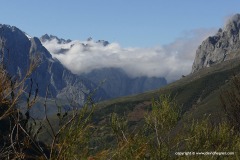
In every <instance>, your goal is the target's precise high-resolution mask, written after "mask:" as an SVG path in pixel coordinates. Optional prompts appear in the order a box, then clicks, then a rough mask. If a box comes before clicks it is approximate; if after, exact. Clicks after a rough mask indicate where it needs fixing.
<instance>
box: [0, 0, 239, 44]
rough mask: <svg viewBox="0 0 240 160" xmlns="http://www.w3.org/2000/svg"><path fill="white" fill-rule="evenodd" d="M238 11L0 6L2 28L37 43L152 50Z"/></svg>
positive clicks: (121, 1)
mask: <svg viewBox="0 0 240 160" xmlns="http://www.w3.org/2000/svg"><path fill="white" fill-rule="evenodd" d="M239 6H240V1H237V0H218V1H215V0H210V1H209V0H183V1H178V0H68V1H63V0H41V1H33V0H21V1H20V0H1V6H0V23H4V24H10V25H14V26H17V27H18V28H20V29H22V30H24V31H25V32H27V33H28V34H30V35H31V36H37V37H39V36H41V35H43V34H45V33H48V34H53V35H57V36H59V37H61V38H65V39H68V38H69V39H80V40H85V39H86V38H88V37H93V38H94V39H95V40H98V39H104V40H108V41H110V42H118V43H119V44H121V45H122V46H124V47H151V46H157V45H165V44H169V43H171V42H173V41H174V40H176V39H177V38H179V37H181V36H183V34H184V33H185V32H188V31H191V30H196V29H205V28H206V29H208V28H219V27H222V26H223V24H224V21H225V19H226V17H228V16H230V15H232V14H234V13H239V12H240V7H239Z"/></svg>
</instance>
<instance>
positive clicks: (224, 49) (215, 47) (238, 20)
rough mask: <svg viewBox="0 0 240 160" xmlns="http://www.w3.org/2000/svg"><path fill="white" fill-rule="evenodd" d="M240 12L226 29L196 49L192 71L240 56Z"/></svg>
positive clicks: (229, 21)
mask: <svg viewBox="0 0 240 160" xmlns="http://www.w3.org/2000/svg"><path fill="white" fill-rule="evenodd" d="M239 31H240V14H236V15H234V16H233V17H231V18H230V19H229V20H228V22H227V24H226V26H225V27H224V29H221V28H220V29H219V30H218V32H217V33H216V34H215V35H214V36H210V37H208V38H207V39H206V40H204V41H203V42H202V44H201V45H200V46H199V47H198V49H197V51H196V56H195V60H194V63H193V66H192V72H196V71H198V70H200V69H202V68H204V67H210V66H211V65H213V64H216V63H221V62H223V61H226V60H230V59H233V58H236V57H239V56H240V34H239Z"/></svg>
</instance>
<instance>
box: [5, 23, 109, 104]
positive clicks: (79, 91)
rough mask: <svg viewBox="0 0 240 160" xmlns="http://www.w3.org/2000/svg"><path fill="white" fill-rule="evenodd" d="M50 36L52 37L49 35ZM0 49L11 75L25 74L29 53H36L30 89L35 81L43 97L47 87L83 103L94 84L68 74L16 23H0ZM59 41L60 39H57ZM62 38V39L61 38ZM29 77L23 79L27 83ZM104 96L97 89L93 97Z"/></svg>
mask: <svg viewBox="0 0 240 160" xmlns="http://www.w3.org/2000/svg"><path fill="white" fill-rule="evenodd" d="M52 38H53V37H52ZM0 41H1V43H0V49H1V50H2V49H3V50H4V54H1V55H0V57H3V56H4V58H3V59H4V62H3V63H4V65H5V67H6V70H7V71H8V73H9V74H10V75H11V76H14V77H16V78H21V75H22V76H24V75H25V74H26V71H27V69H28V68H29V64H30V62H31V59H32V57H34V56H35V55H37V56H39V57H40V59H41V63H40V65H39V66H38V68H37V69H36V70H35V71H34V73H33V74H32V75H31V77H30V78H31V79H32V80H33V82H34V84H33V89H35V88H36V87H37V85H38V89H39V96H41V97H45V95H46V90H47V87H49V93H48V95H49V97H53V98H56V97H57V98H61V99H67V98H69V99H71V98H73V99H74V100H75V102H77V103H79V104H83V103H84V102H85V100H86V98H87V96H88V94H90V92H92V91H94V90H95V89H96V88H97V86H96V85H95V84H94V83H93V82H91V81H90V80H88V79H86V78H85V77H82V76H78V75H75V74H72V73H71V72H70V71H69V70H67V69H66V68H65V67H63V65H62V64H61V63H60V62H59V61H58V60H56V59H53V58H52V56H51V54H50V53H49V52H48V50H47V49H46V48H44V47H43V46H42V44H41V42H40V40H39V39H38V38H36V37H33V38H30V37H27V36H26V34H25V33H24V32H22V31H21V30H19V29H18V28H17V27H12V26H8V25H0ZM61 41H62V40H61ZM62 42H63V41H62ZM30 78H29V81H27V83H28V84H29V83H30ZM106 98H107V96H106V94H105V92H104V91H103V90H102V89H99V90H98V91H97V92H96V94H95V95H94V97H93V99H95V100H99V99H106Z"/></svg>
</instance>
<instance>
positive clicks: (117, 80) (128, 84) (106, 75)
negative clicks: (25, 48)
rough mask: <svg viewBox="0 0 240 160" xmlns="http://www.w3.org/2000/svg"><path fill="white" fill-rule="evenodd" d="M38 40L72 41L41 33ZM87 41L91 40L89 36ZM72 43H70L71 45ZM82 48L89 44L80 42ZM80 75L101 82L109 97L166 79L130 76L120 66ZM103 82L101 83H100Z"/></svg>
mask: <svg viewBox="0 0 240 160" xmlns="http://www.w3.org/2000/svg"><path fill="white" fill-rule="evenodd" d="M40 40H41V41H42V42H43V43H45V42H46V41H52V40H55V41H57V42H58V43H59V44H62V43H64V44H67V43H70V42H72V41H71V40H64V39H62V38H58V37H57V36H52V35H47V34H45V35H43V36H42V37H41V38H40ZM87 41H93V39H92V38H91V37H90V38H88V39H87ZM95 43H99V44H101V45H102V46H104V47H105V46H107V45H109V44H110V43H109V42H108V41H105V40H98V41H96V42H95ZM73 45H74V43H73V44H71V47H72V46H73ZM82 46H83V48H84V49H83V50H85V51H86V50H88V49H89V44H88V43H86V44H82ZM67 51H68V49H66V48H61V49H59V50H58V51H57V52H56V53H54V54H65V53H66V52H67ZM80 76H83V77H85V78H86V79H89V80H90V81H92V82H94V83H95V84H101V85H100V86H101V88H103V90H104V91H105V92H106V93H107V95H108V96H109V97H111V98H115V97H120V96H126V95H132V94H137V93H142V92H145V91H149V90H153V89H158V88H160V87H162V86H164V85H166V84H167V81H166V79H165V78H164V77H146V76H140V77H134V78H132V77H130V76H129V75H128V74H126V72H125V71H124V70H122V69H121V68H112V67H110V68H100V69H94V70H92V71H91V72H89V73H83V74H81V75H80ZM102 82H103V83H102Z"/></svg>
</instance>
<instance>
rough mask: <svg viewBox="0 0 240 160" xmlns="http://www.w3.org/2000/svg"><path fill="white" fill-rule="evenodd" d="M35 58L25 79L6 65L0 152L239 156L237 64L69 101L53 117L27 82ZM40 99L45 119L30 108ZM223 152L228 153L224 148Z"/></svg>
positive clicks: (0, 71) (0, 93) (19, 155)
mask: <svg viewBox="0 0 240 160" xmlns="http://www.w3.org/2000/svg"><path fill="white" fill-rule="evenodd" d="M37 64H38V59H36V60H33V62H32V63H31V64H30V67H29V68H30V69H29V71H28V72H27V74H26V75H25V77H23V78H22V79H19V80H18V79H17V80H16V79H14V78H12V77H11V76H9V75H8V74H7V72H6V71H5V69H4V67H3V66H1V67H0V158H1V159H54V160H55V159H59V160H60V159H116V160H118V159H146V160H155V159H238V157H239V156H240V132H239V126H240V119H239V117H240V109H239V108H240V102H239V99H240V92H239V91H240V85H239V84H240V78H239V76H237V75H238V74H239V73H240V66H239V65H238V64H236V65H232V64H231V67H230V66H229V63H226V64H223V65H225V67H223V68H224V69H223V68H222V66H215V69H214V67H213V68H208V69H206V70H208V71H206V70H202V71H200V72H199V74H198V75H197V74H195V75H189V76H186V77H184V78H183V79H181V80H179V81H177V82H174V83H172V84H170V85H169V86H167V87H165V88H163V89H160V90H158V91H151V92H147V93H143V94H140V95H136V96H131V97H123V98H120V99H114V100H111V101H107V102H102V103H100V104H94V103H93V102H92V100H91V98H89V100H88V101H87V102H86V104H85V105H84V106H83V107H82V108H81V109H79V110H78V109H77V108H78V107H77V106H75V105H76V104H74V103H70V104H71V105H73V106H72V108H75V109H73V110H72V111H71V112H61V111H59V113H57V114H56V115H54V116H51V117H49V116H48V115H47V114H46V110H47V107H48V103H47V102H48V98H47V96H46V97H45V99H44V98H41V100H42V102H41V103H38V102H37V89H36V90H35V91H32V89H31V84H32V83H30V86H26V83H25V82H26V80H27V79H28V78H29V76H30V75H31V73H32V72H33V71H34V69H35V68H36V67H37ZM234 74H236V76H232V75H234ZM30 82H32V81H30ZM26 91H27V93H28V94H25V92H26ZM47 92H48V91H46V95H47ZM159 95H160V96H159ZM22 96H24V97H27V98H26V101H27V102H26V105H27V111H26V112H25V113H21V112H20V110H19V107H18V105H19V100H20V99H21V98H22ZM36 103H38V105H39V104H42V105H43V106H42V107H43V110H44V111H45V119H44V120H35V119H33V118H32V117H31V116H30V114H29V110H30V109H31V108H32V107H34V104H36ZM56 105H57V104H56ZM221 106H223V107H221ZM56 107H59V106H56ZM43 142H44V143H43ZM190 152H191V153H190ZM210 152H211V153H210ZM222 152H226V153H225V154H224V155H219V154H221V153H222ZM201 153H204V154H208V155H201ZM232 153H233V154H232ZM226 154H232V155H226Z"/></svg>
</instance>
